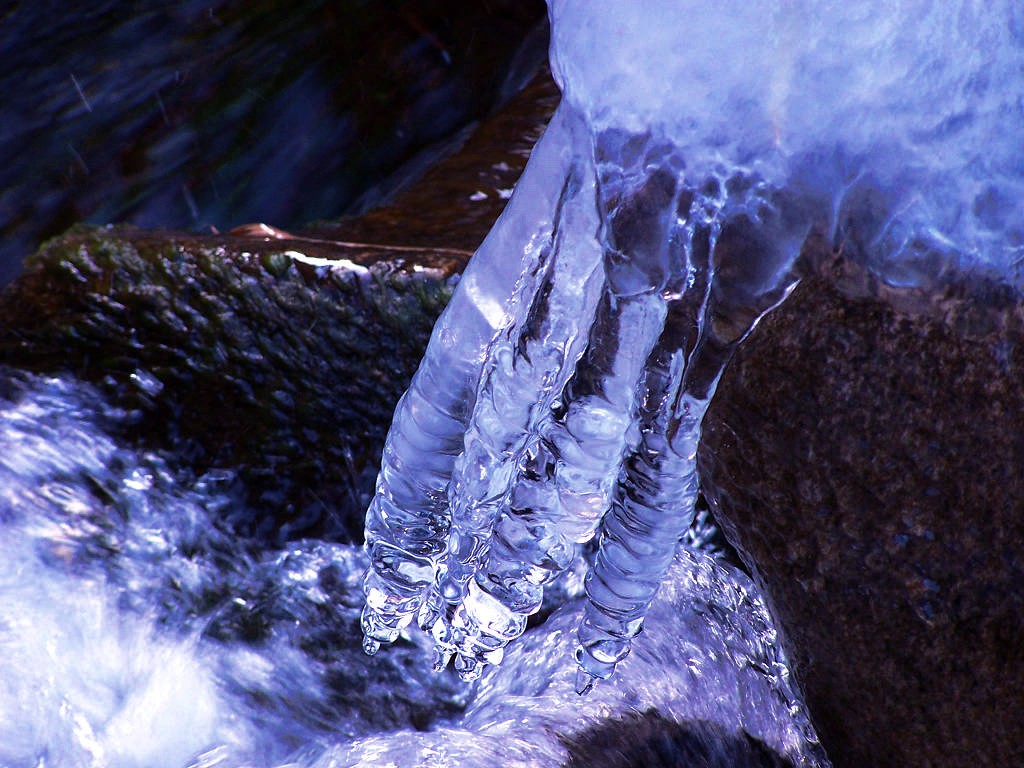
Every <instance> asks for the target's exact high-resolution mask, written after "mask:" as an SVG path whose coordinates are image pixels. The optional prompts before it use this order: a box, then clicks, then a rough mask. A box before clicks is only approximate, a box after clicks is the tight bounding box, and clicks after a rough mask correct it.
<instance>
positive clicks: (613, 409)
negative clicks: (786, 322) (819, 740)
mask: <svg viewBox="0 0 1024 768" xmlns="http://www.w3.org/2000/svg"><path fill="white" fill-rule="evenodd" d="M581 147H582V148H586V151H581V149H580V148H581ZM784 208H786V201H785V200H784V199H783V197H782V196H781V195H780V194H779V193H777V192H776V191H773V190H771V189H770V188H767V187H766V185H764V184H761V183H759V182H758V181H757V179H756V178H751V177H749V176H745V175H743V174H733V175H731V176H730V177H728V178H705V179H702V180H701V182H700V185H699V187H698V186H695V185H694V184H692V183H688V180H687V179H686V174H685V172H684V168H683V162H682V161H681V158H679V157H678V155H677V154H676V151H675V149H674V148H673V145H672V144H671V143H670V142H667V141H664V140H659V138H658V137H656V136H652V135H650V134H647V135H631V134H630V133H628V132H624V131H620V130H614V129H611V130H604V131H602V132H600V133H599V134H596V135H595V134H593V133H592V132H591V130H590V128H589V126H588V125H587V124H586V122H585V121H584V120H583V119H582V118H581V117H580V116H579V115H578V114H576V113H575V112H574V111H573V110H572V108H571V107H570V106H569V105H567V104H566V103H563V105H562V106H561V107H560V108H559V110H558V112H557V113H556V115H555V117H554V118H553V120H552V122H551V124H550V125H549V127H548V130H547V132H546V133H545V136H544V138H543V139H542V140H541V142H540V143H539V144H538V146H537V147H536V148H535V150H534V153H533V156H532V157H531V160H530V164H529V166H528V168H527V170H526V172H525V173H524V176H523V178H522V179H521V180H520V183H519V185H518V187H517V190H516V194H515V196H514V198H513V200H512V202H511V203H510V205H509V208H508V209H507V210H506V212H505V213H504V214H503V216H502V218H501V219H500V220H499V222H498V224H496V226H495V228H494V230H493V231H492V232H491V233H490V235H489V236H488V238H487V240H486V241H485V243H484V244H483V246H482V247H481V249H480V250H479V251H478V253H477V254H476V256H475V257H474V259H473V261H472V262H471V264H470V265H469V267H468V269H467V271H466V273H465V274H464V275H463V278H462V280H461V282H460V285H459V287H458V290H457V291H456V294H455V296H454V297H453V299H452V301H451V303H450V305H449V307H448V308H447V310H446V312H445V314H444V315H443V316H442V318H441V319H440V320H439V322H438V324H437V327H436V328H435V330H434V335H433V337H432V339H431V342H430V346H429V348H428V350H427V353H426V355H425V358H424V360H423V362H422V364H421V366H420V369H419V371H418V372H417V374H416V376H415V378H414V380H413V382H412V384H411V386H410V389H409V391H408V392H407V393H406V395H405V396H404V398H403V399H402V401H401V402H400V404H399V406H398V408H397V410H396V414H395V418H394V422H393V424H392V428H391V431H390V433H389V435H388V439H387V443H386V447H385V449H384V456H383V462H382V469H381V473H380V477H379V480H378V487H377V493H376V497H375V498H374V500H373V502H372V505H371V507H370V509H369V511H368V513H367V518H366V536H367V548H368V551H369V553H370V557H371V563H372V567H371V569H370V570H369V571H368V573H367V576H366V581H365V593H366V607H365V610H364V613H363V631H364V634H365V641H364V648H365V650H366V651H367V652H368V653H371V654H372V653H375V652H376V651H377V649H378V648H379V645H380V643H386V642H390V641H393V640H394V639H395V638H396V637H397V636H398V634H399V633H400V632H401V631H402V629H403V628H404V627H405V626H407V625H408V624H410V623H411V622H412V621H413V620H415V621H416V622H418V624H419V626H420V627H421V628H422V629H424V630H425V631H427V632H429V633H430V634H431V635H432V637H433V640H434V642H435V665H436V666H437V668H439V669H440V668H442V667H444V666H446V665H447V664H448V662H449V661H450V660H451V658H452V657H454V664H455V668H456V670H457V671H458V672H459V674H460V675H461V676H462V677H463V678H465V679H473V678H475V677H476V676H478V675H479V674H480V672H481V670H482V668H483V666H484V665H486V664H493V663H497V662H499V661H500V660H501V658H502V654H503V649H504V647H505V645H506V644H507V643H508V642H509V641H511V640H513V639H514V638H516V637H518V636H519V635H520V634H521V633H522V632H523V631H524V629H525V626H526V622H527V618H528V617H529V616H530V615H531V614H533V613H535V612H536V611H537V610H538V609H539V608H540V606H541V601H542V598H543V591H544V587H545V585H547V584H549V583H551V582H552V581H553V580H554V579H555V578H557V577H558V576H559V574H560V573H562V572H563V571H564V570H565V569H566V568H567V567H568V566H569V565H570V564H571V563H572V561H573V560H574V558H575V557H576V555H577V551H578V548H579V546H580V545H581V544H583V543H585V542H587V541H589V540H590V539H592V538H593V537H595V536H599V537H600V539H599V548H598V554H597V557H596V561H595V563H594V565H593V567H592V569H591V571H590V573H589V575H588V577H587V580H586V592H587V606H586V611H585V616H584V619H583V621H582V623H581V625H580V628H579V635H578V636H579V647H578V649H577V652H576V658H577V662H578V664H579V666H580V672H579V677H578V682H577V689H578V690H579V691H580V692H583V691H585V690H587V689H588V688H589V687H590V685H591V684H592V682H593V680H594V679H595V678H607V677H608V676H609V675H611V674H612V672H613V670H614V668H615V665H616V663H618V662H619V661H621V660H622V659H623V658H624V657H625V656H626V655H627V654H628V653H629V648H630V641H631V639H632V638H633V637H634V636H635V635H636V634H637V633H638V632H639V631H640V629H641V626H642V623H643V618H644V613H645V611H646V609H647V607H648V605H649V604H650V601H651V600H652V599H653V597H654V595H655V592H656V591H657V589H658V586H659V583H660V582H661V580H662V579H663V578H664V576H665V573H666V570H667V568H668V566H669V563H670V561H671V559H672V556H673V554H674V552H675V548H676V544H677V541H678V540H679V538H680V536H681V535H682V534H683V533H684V532H685V530H686V529H687V528H688V527H689V525H690V523H691V521H692V519H693V512H694V503H695V501H696V498H697V494H698V482H697V474H696V451H697V445H698V441H699V437H700V426H701V420H702V418H703V415H704V412H705V410H706V408H707V405H708V402H709V400H710V398H711V396H712V394H713V392H714V389H715V385H716V383H717V380H718V377H719V376H720V374H721V371H722V368H723V366H724V364H725V363H726V361H727V360H728V358H729V357H730V355H731V353H732V351H733V349H734V348H735V346H736V345H737V344H738V343H739V342H740V341H741V340H742V338H743V337H744V336H745V335H746V334H747V333H749V331H750V330H751V329H752V328H753V326H754V324H755V323H756V322H757V320H758V319H759V318H760V317H761V316H762V315H763V313H764V312H765V311H767V310H768V309H769V308H771V307H772V306H773V305H774V304H776V303H777V302H779V301H780V300H781V299H782V298H783V297H784V295H785V293H786V291H787V290H788V288H789V284H788V283H787V281H786V274H787V268H788V265H789V264H790V263H791V261H792V257H793V255H794V253H793V251H794V250H795V248H787V247H786V244H787V243H791V242H792V243H797V244H798V243H799V242H800V240H802V237H803V235H805V234H806V229H804V230H803V231H801V232H799V233H788V232H785V231H784V223H785V221H786V220H787V219H788V218H791V217H789V216H786V215H785V211H784V210H783V209H784ZM790 234H793V235H794V236H793V237H789V236H788V235H790ZM516 254H518V256H519V257H518V258H516Z"/></svg>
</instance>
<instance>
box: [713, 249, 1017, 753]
mask: <svg viewBox="0 0 1024 768" xmlns="http://www.w3.org/2000/svg"><path fill="white" fill-rule="evenodd" d="M812 250H813V249H812ZM817 250H818V253H817V254H816V257H814V258H809V259H808V260H807V262H806V263H805V265H804V268H805V270H806V274H805V275H804V277H803V280H802V282H801V283H800V285H799V286H798V287H797V289H796V290H795V291H794V292H793V294H792V296H791V297H790V298H789V299H788V300H787V301H786V302H785V303H784V304H783V305H782V306H781V307H780V308H778V309H776V310H775V311H773V312H772V313H771V314H770V315H769V316H768V317H767V318H765V319H764V320H763V321H762V323H761V324H760V325H759V326H758V328H757V329H756V330H755V331H754V333H753V334H752V335H751V336H750V337H749V339H748V340H747V341H746V343H744V344H743V345H742V347H741V348H740V350H739V351H738V353H737V354H736V357H735V358H734V360H733V361H732V363H731V365H730V366H729V367H728V369H727V370H726V372H725V375H724V376H723V378H722V380H721V383H720V385H719V388H718V391H717V394H716V396H715V399H714V401H713V404H712V406H711V408H710V410H709V412H708V414H707V418H706V420H705V424H704V436H703V442H702V445H701V453H700V461H701V468H702V477H703V483H704V490H705V493H706V494H707V496H708V498H709V500H710V502H711V505H712V511H713V512H714V514H715V516H716V518H717V519H718V521H719V523H720V524H721V525H722V526H723V528H724V529H725V532H726V535H727V536H728V538H729V539H730V540H731V541H732V543H733V544H734V545H735V546H736V548H737V549H738V550H739V552H740V555H741V557H742V558H743V559H744V561H745V562H746V564H747V565H748V566H749V568H750V571H751V573H752V574H753V576H754V578H755V581H756V582H757V583H758V584H759V586H761V588H762V589H763V590H764V593H765V594H766V596H767V599H768V601H769V604H770V607H771V609H772V611H773V613H774V616H775V618H776V621H777V622H778V624H779V625H780V628H781V632H782V641H783V645H784V647H785V649H786V651H787V653H788V655H789V659H790V661H791V662H792V665H793V672H794V675H795V678H796V680H797V682H798V684H799V686H800V687H801V688H802V691H803V693H804V695H805V697H806V702H807V706H808V709H809V711H810V713H811V718H812V720H813V722H814V725H815V728H816V729H817V731H818V734H819V735H820V737H821V740H822V743H823V744H824V745H825V747H826V750H827V751H828V753H829V756H830V758H831V759H832V761H833V762H834V764H835V765H836V766H837V768H842V767H843V766H858V767H862V766H888V765H898V766H903V767H905V768H907V767H912V766H932V767H936V766H968V765H970V766H982V765H1000V766H1002V765H1018V764H1024V729H1022V725H1021V723H1022V722H1024V642H1022V641H1021V638H1022V637H1024V474H1022V472H1021V467H1022V466H1024V389H1022V387H1021V381H1022V380H1024V344H1022V342H1024V301H1022V298H1021V297H1020V296H1019V295H1018V294H1016V293H1015V292H1014V291H1012V290H1011V289H1009V288H1008V287H1007V286H1005V285H1003V284H1000V283H999V282H998V281H996V280H992V279H989V278H986V277H984V276H979V275H970V274H956V273H948V272H947V273H945V274H942V275H939V276H938V277H937V278H936V279H935V280H934V281H933V282H932V284H931V285H930V286H927V287H926V288H924V289H913V288H894V287H891V286H888V285H885V284H884V283H882V282H881V281H879V280H878V279H877V278H875V277H874V276H873V275H872V273H871V272H870V271H869V270H867V269H866V268H865V267H863V266H861V261H862V260H861V259H859V258H857V257H855V256H852V255H851V254H849V253H844V252H842V251H840V252H838V253H836V254H830V253H829V252H828V249H824V248H820V247H819V248H818V249H817Z"/></svg>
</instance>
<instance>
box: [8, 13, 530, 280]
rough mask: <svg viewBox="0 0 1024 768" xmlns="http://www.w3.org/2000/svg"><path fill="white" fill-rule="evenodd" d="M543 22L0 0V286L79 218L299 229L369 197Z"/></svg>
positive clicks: (444, 129)
mask: <svg viewBox="0 0 1024 768" xmlns="http://www.w3.org/2000/svg"><path fill="white" fill-rule="evenodd" d="M544 12H545V11H544V3H543V2H542V0H488V1H487V2H474V3H465V2H457V1H453V0H429V1H426V0H421V1H419V2H416V1H413V0H406V1H404V2H403V1H400V0H334V1H333V2H328V1H325V0H292V1H291V2H288V3H283V2H280V1H279V0H278V1H277V2H274V1H273V0H263V1H257V2H230V0H214V1H213V2H210V0H205V1H203V2H200V1H199V0H186V1H185V2H126V1H125V0H113V1H109V2H102V1H100V2H93V3H89V4H85V3H77V4H76V3H67V2H54V1H53V0H49V1H47V0H43V1H42V2H40V1H38V0H34V1H32V2H15V3H5V4H3V5H2V6H0V61H3V65H2V67H0V285H2V284H4V283H6V282H8V281H9V280H10V279H12V278H13V277H14V275H15V274H16V273H17V271H18V269H19V266H20V263H21V260H22V259H23V258H24V257H25V256H27V255H28V254H29V253H31V252H32V251H34V250H35V248H36V247H37V246H38V245H39V243H40V242H41V241H43V240H44V239H46V238H48V237H51V236H54V235H57V234H60V233H61V232H63V231H64V230H66V229H67V228H68V227H70V226H71V225H73V224H75V223H78V222H83V221H84V222H89V223H96V224H103V223H113V222H130V223H133V224H137V225H140V226H144V227H165V228H173V229H186V230H193V231H211V228H215V229H217V230H219V231H224V230H227V229H230V228H231V227H233V226H237V225H239V224H243V223H247V222H252V221H264V222H267V223H271V224H274V225H276V226H279V227H297V226H301V225H303V224H305V223H307V222H311V221H315V220H320V219H329V218H336V217H338V216H339V215H341V214H343V213H345V212H347V211H358V210H360V209H361V208H363V207H365V206H366V205H368V204H372V202H373V201H374V200H375V199H376V198H375V195H374V193H373V192H372V191H371V192H370V193H369V194H367V193H366V191H367V190H368V189H370V188H371V187H372V186H373V185H374V184H377V183H378V182H381V180H383V179H385V177H387V176H388V175H389V174H390V173H392V172H393V171H395V169H396V168H398V167H399V166H400V165H402V164H403V163H407V162H408V161H410V159H412V158H414V157H415V156H417V154H418V153H419V154H423V153H425V152H429V151H431V148H435V149H436V147H437V145H438V142H441V141H442V140H443V139H444V138H445V137H448V136H450V135H451V134H452V133H453V132H454V131H456V130H457V129H458V128H459V127H460V126H462V125H465V124H466V123H468V122H470V121H472V120H474V119H477V118H479V117H480V116H482V115H484V114H486V113H487V112H488V111H490V110H491V109H493V108H494V107H495V106H496V104H497V103H499V102H500V101H501V100H502V99H504V98H506V97H507V96H508V95H509V93H510V92H511V91H512V90H514V89H515V87H516V86H517V85H519V82H518V81H517V78H521V75H520V74H517V72H518V70H517V67H516V62H517V60H518V59H519V58H523V56H524V54H523V41H524V39H526V38H527V36H528V35H529V33H530V32H531V30H536V29H537V27H538V24H542V23H543V19H544ZM536 47H537V46H536V44H535V45H533V46H532V51H531V55H532V56H535V55H536V52H537V51H536ZM524 67H525V64H524ZM360 195H363V198H362V200H360V199H359V197H360Z"/></svg>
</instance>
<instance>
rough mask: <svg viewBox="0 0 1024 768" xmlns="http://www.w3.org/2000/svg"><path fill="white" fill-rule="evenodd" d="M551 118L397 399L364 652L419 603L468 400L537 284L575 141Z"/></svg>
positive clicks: (375, 523) (444, 534)
mask: <svg viewBox="0 0 1024 768" xmlns="http://www.w3.org/2000/svg"><path fill="white" fill-rule="evenodd" d="M568 133H569V128H568V126H566V125H565V121H563V120H561V119H559V117H558V116H557V115H556V117H555V118H554V119H553V120H552V123H551V124H550V125H549V126H548V129H547V131H546V132H545V135H544V137H543V138H542V139H541V141H540V142H539V143H538V145H537V147H535V149H534V152H533V154H532V156H531V160H530V168H531V171H530V173H529V174H524V177H523V179H521V180H520V183H519V187H517V192H516V195H515V196H514V198H513V199H512V200H511V201H510V203H509V205H508V206H507V207H506V209H505V211H504V213H503V214H502V216H501V218H500V219H499V220H498V222H497V223H496V224H495V226H494V228H493V229H492V230H491V232H490V233H489V234H488V236H487V238H486V239H485V241H484V243H483V244H482V245H481V246H480V249H479V250H478V251H477V253H476V254H475V255H474V257H473V259H472V260H471V262H470V264H469V265H468V266H467V268H466V270H465V272H464V273H463V275H462V278H461V280H460V282H459V285H458V288H457V290H456V291H455V293H454V295H453V297H452V300H451V302H450V303H449V305H448V307H447V308H446V309H445V311H444V313H443V314H442V315H441V317H440V319H439V320H438V322H437V325H436V326H435V328H434V331H433V334H432V335H431V339H430V342H429V344H428V348H427V351H426V354H425V355H424V358H423V360H422V362H421V364H420V367H419V369H418V370H417V372H416V375H415V376H414V378H413V380H412V382H411V384H410V387H409V389H408V391H407V392H406V394H405V395H404V396H403V397H402V399H401V400H400V401H399V403H398V406H397V407H396V410H395V415H394V418H393V420H392V426H391V429H390V430H389V432H388V436H387V439H386V442H385V446H384V451H383V456H382V461H381V471H380V474H379V476H378V480H377V490H376V493H375V496H374V498H373V500H372V502H371V505H370V508H369V509H368V510H367V514H366V549H367V552H368V553H369V556H370V562H371V567H370V569H369V570H368V571H367V573H366V577H365V582H364V592H365V595H366V606H365V608H364V611H363V618H362V625H363V632H364V644H363V645H364V648H365V649H366V651H367V652H368V653H374V652H376V650H377V649H378V648H379V645H380V643H389V642H392V641H393V640H394V639H395V638H396V637H397V636H398V634H399V632H400V631H401V629H402V628H403V627H405V626H406V625H408V624H409V623H410V621H411V620H412V619H413V617H414V616H415V615H416V613H417V612H418V611H419V610H420V608H421V607H422V605H423V601H424V598H425V597H426V592H427V590H428V588H429V587H430V585H431V584H432V583H433V581H434V578H435V575H436V572H437V568H438V563H439V561H440V560H441V558H442V557H443V556H444V555H445V553H446V552H447V544H448V535H449V531H450V528H451V523H452V515H451V511H450V507H449V499H448V488H449V484H450V483H451V479H452V472H453V468H454V465H455V462H456V459H457V458H458V457H459V456H460V454H462V452H463V450H464V445H465V434H466V431H467V427H468V425H469V423H470V417H471V415H472V414H473V409H474V405H475V404H476V390H477V386H478V384H479V382H480V378H481V372H482V369H483V367H484V365H485V361H486V360H487V358H488V351H489V350H490V348H491V347H492V345H493V343H494V341H495V339H496V338H497V336H498V335H499V333H500V332H501V331H503V330H505V329H507V328H508V326H509V325H510V324H511V323H512V320H513V313H514V312H515V311H516V306H517V305H518V304H519V303H521V302H522V301H524V300H528V297H529V295H531V293H532V292H533V291H534V290H535V285H533V283H534V282H535V280H536V271H537V268H538V264H539V263H540V262H542V261H543V258H544V254H545V253H547V252H548V251H550V248H551V238H552V232H553V228H554V219H555V217H556V216H557V211H558V208H559V205H558V202H559V198H560V196H561V195H562V194H563V192H564V186H565V180H566V176H567V174H568V171H569V168H570V167H571V165H572V161H571V155H572V151H573V141H572V140H571V138H569V136H568Z"/></svg>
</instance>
